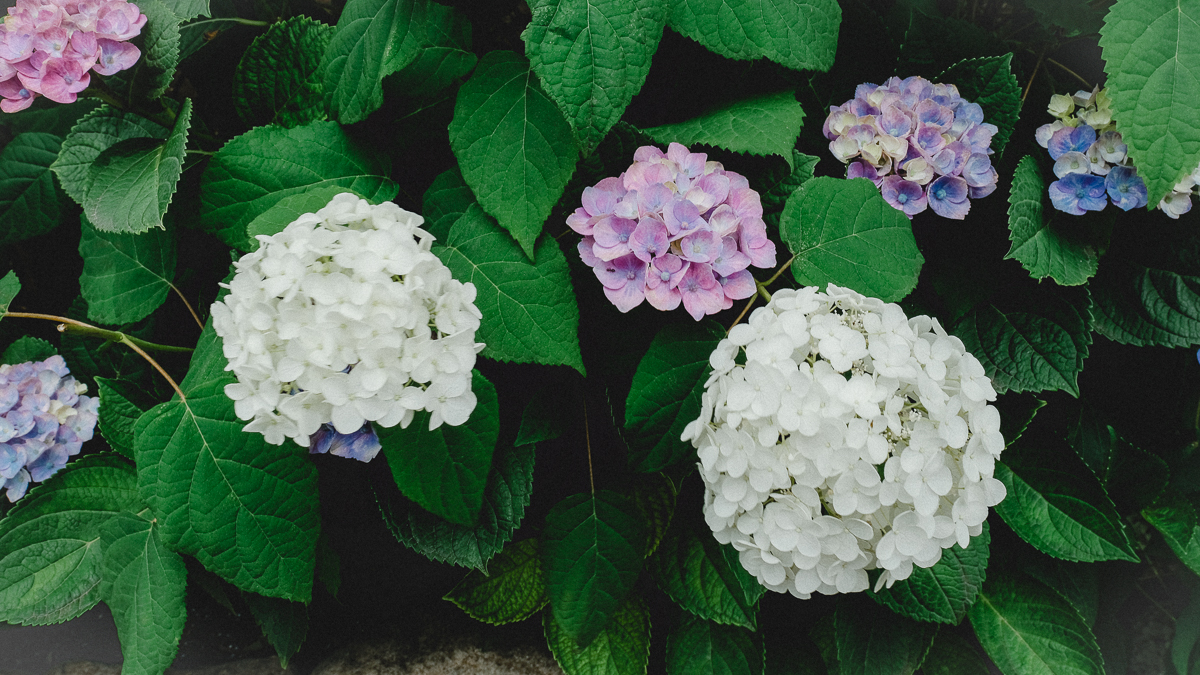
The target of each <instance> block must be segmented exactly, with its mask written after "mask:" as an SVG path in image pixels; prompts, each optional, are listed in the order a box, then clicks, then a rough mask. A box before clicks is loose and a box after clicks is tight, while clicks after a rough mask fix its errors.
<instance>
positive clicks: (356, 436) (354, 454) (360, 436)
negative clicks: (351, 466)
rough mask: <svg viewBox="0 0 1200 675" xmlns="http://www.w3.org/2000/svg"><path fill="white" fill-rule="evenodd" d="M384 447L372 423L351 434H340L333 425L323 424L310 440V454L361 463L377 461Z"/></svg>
mask: <svg viewBox="0 0 1200 675" xmlns="http://www.w3.org/2000/svg"><path fill="white" fill-rule="evenodd" d="M382 447H383V446H381V445H380V444H379V436H378V435H376V433H375V428H374V427H372V426H371V423H370V422H367V423H366V424H364V425H362V428H361V429H359V430H358V431H355V432H353V433H349V434H339V433H338V432H337V429H334V428H333V425H332V424H322V425H321V428H320V429H317V433H315V434H313V435H312V438H311V439H310V440H309V445H308V452H309V453H310V454H314V455H316V454H324V453H329V454H331V455H337V456H338V457H347V458H350V459H357V460H358V461H360V462H369V461H371V460H372V459H375V455H378V454H379V451H380V449H382Z"/></svg>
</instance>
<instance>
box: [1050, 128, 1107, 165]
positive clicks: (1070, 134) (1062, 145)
mask: <svg viewBox="0 0 1200 675" xmlns="http://www.w3.org/2000/svg"><path fill="white" fill-rule="evenodd" d="M1095 142H1096V130H1095V129H1093V128H1091V127H1089V126H1088V125H1086V124H1080V125H1079V126H1077V127H1074V128H1072V127H1063V128H1062V129H1059V130H1058V131H1056V132H1054V135H1053V136H1051V137H1050V142H1049V143H1048V144H1047V146H1046V149H1047V150H1049V151H1050V159H1058V158H1059V157H1060V156H1062V155H1063V153H1067V152H1087V150H1088V148H1090V147H1092V143H1095Z"/></svg>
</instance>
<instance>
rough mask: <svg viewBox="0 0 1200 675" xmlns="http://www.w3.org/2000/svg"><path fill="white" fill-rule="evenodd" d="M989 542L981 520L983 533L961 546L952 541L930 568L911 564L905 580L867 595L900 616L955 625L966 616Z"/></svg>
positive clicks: (983, 568) (980, 581) (983, 570)
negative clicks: (909, 572)
mask: <svg viewBox="0 0 1200 675" xmlns="http://www.w3.org/2000/svg"><path fill="white" fill-rule="evenodd" d="M990 545H991V535H990V534H989V533H988V524H987V521H984V523H983V532H981V533H980V534H979V535H977V536H974V537H971V541H970V543H969V544H968V545H967V547H966V548H965V549H964V548H961V547H960V546H959V545H958V544H955V545H954V546H953V547H951V548H948V549H946V550H944V551H942V559H941V560H939V561H938V562H937V564H935V565H934V566H933V567H928V568H926V567H916V566H914V567H913V570H912V574H911V575H910V576H909V577H908V578H907V579H904V580H903V581H897V582H895V583H894V584H892V587H891V588H885V589H882V590H880V591H879V592H878V593H871V595H872V597H873V599H874V600H875V601H876V602H878V603H879V604H881V605H884V606H885V607H888V608H890V609H891V610H892V611H893V612H896V613H897V614H900V615H902V616H907V617H909V618H912V619H916V620H918V621H936V622H939V623H952V624H957V623H959V622H961V621H962V620H963V618H964V617H965V616H966V615H967V610H968V609H970V608H971V605H972V604H974V603H975V596H976V595H978V594H979V587H980V586H982V585H983V579H984V577H985V576H986V574H987V563H988V553H989V546H990Z"/></svg>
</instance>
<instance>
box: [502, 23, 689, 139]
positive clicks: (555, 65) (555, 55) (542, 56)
mask: <svg viewBox="0 0 1200 675" xmlns="http://www.w3.org/2000/svg"><path fill="white" fill-rule="evenodd" d="M530 9H531V10H532V12H533V18H532V19H531V20H530V22H529V26H528V27H527V28H526V29H525V31H524V32H523V33H521V38H522V39H523V40H524V41H525V53H526V54H527V55H528V56H529V63H530V65H531V66H532V67H533V72H535V73H537V75H538V78H539V79H541V81H542V82H543V86H544V87H545V88H546V93H548V94H550V97H551V98H553V99H554V101H555V102H556V103H558V107H559V108H560V109H561V110H562V111H563V113H564V114H565V115H566V116H567V121H568V122H570V123H571V128H572V129H574V130H575V137H576V138H578V139H579V147H580V148H581V149H582V150H583V153H584V154H585V155H586V154H590V153H591V151H592V150H593V149H594V148H595V147H596V145H597V144H599V143H600V140H601V139H603V138H604V135H605V134H607V133H608V130H609V129H610V128H611V127H612V125H613V124H615V123H616V121H617V120H618V119H620V118H621V114H622V113H624V112H625V107H626V106H628V105H629V102H630V101H631V100H633V96H634V95H635V94H637V93H638V90H640V89H641V88H642V84H643V83H645V81H646V74H647V73H649V72H650V58H651V57H652V56H654V52H655V51H657V50H658V42H659V40H661V39H662V33H663V26H664V25H665V23H666V20H667V16H666V14H667V3H666V2H662V1H658V0H650V1H646V0H535V1H534V2H533V3H532V4H531V6H530Z"/></svg>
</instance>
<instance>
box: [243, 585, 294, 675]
mask: <svg viewBox="0 0 1200 675" xmlns="http://www.w3.org/2000/svg"><path fill="white" fill-rule="evenodd" d="M245 598H246V604H247V605H249V606H250V613H251V614H253V615H254V620H255V621H257V622H258V626H259V627H260V628H262V631H263V635H265V636H266V638H267V642H270V643H271V646H272V647H274V648H275V653H276V654H278V655H279V667H280V668H285V669H286V668H287V667H288V661H290V660H291V658H292V657H293V656H295V655H296V652H298V651H300V645H302V644H304V639H305V638H306V637H308V607H307V606H306V605H305V604H304V603H300V602H293V601H291V600H281V599H279V598H268V597H264V596H261V595H255V594H253V593H251V594H247V595H246V596H245Z"/></svg>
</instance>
